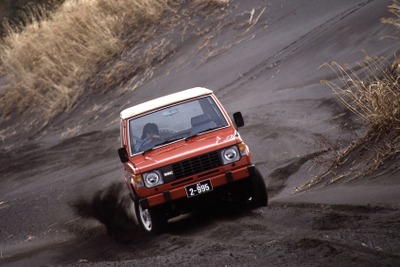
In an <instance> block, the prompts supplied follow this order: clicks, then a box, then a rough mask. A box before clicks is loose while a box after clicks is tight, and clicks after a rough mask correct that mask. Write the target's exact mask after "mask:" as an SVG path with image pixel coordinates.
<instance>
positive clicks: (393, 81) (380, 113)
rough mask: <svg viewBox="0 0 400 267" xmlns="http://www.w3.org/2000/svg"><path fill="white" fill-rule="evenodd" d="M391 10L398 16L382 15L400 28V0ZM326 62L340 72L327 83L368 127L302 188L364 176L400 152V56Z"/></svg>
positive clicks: (340, 100) (336, 71)
mask: <svg viewBox="0 0 400 267" xmlns="http://www.w3.org/2000/svg"><path fill="white" fill-rule="evenodd" d="M389 11H390V12H392V13H393V14H394V15H395V18H389V19H382V22H383V23H387V24H390V25H393V26H395V27H396V28H400V5H399V3H398V1H397V0H394V2H393V4H392V5H390V6H389ZM325 65H328V66H329V67H330V68H331V69H332V70H333V71H334V72H335V73H336V75H337V77H338V79H339V82H338V83H333V82H331V81H323V83H325V84H327V85H328V86H329V87H330V88H331V89H332V90H333V92H334V94H335V96H336V97H337V99H338V100H339V102H340V103H341V104H342V105H343V106H344V107H346V108H347V109H348V110H350V111H352V112H353V113H355V114H356V115H357V116H359V117H360V118H361V119H362V121H363V122H364V123H365V126H366V131H365V133H364V134H363V135H362V136H360V137H358V138H357V139H356V140H353V141H352V142H351V143H350V144H349V145H348V146H347V147H346V148H344V149H343V150H341V151H333V152H334V153H335V154H334V155H335V156H334V160H333V162H332V164H331V165H330V167H329V168H328V170H327V171H326V172H325V173H323V174H321V175H319V176H316V177H314V178H313V179H312V180H311V181H309V182H307V183H306V184H304V185H303V186H302V187H301V188H299V189H300V190H304V189H307V188H309V187H311V186H314V185H316V184H320V183H323V182H324V183H327V184H331V183H335V182H337V181H339V180H345V181H352V180H354V179H357V178H360V177H364V176H366V175H368V174H371V173H373V172H375V171H377V170H378V169H379V168H381V167H382V165H383V164H384V163H385V162H387V160H388V159H394V158H398V156H399V155H400V84H399V82H400V57H397V58H395V59H394V60H393V63H392V64H391V63H390V62H389V61H388V60H386V59H385V58H378V57H369V56H366V57H365V59H364V62H362V63H358V64H357V66H356V67H355V68H352V67H351V66H350V65H344V66H342V65H340V64H338V63H336V62H333V63H331V64H325ZM346 166H347V167H346ZM397 169H398V167H396V168H394V169H393V170H392V171H396V170H397ZM389 171H390V170H389Z"/></svg>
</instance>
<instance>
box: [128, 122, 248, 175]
mask: <svg viewBox="0 0 400 267" xmlns="http://www.w3.org/2000/svg"><path fill="white" fill-rule="evenodd" d="M240 141H241V139H240V136H239V134H238V133H237V132H236V130H234V129H232V128H226V129H219V130H217V131H213V132H209V133H205V134H201V135H198V136H195V137H192V138H189V139H187V140H180V141H177V142H174V143H171V144H168V145H165V146H161V147H158V148H156V149H154V150H151V151H148V152H145V153H144V154H141V155H136V156H134V157H133V158H132V162H133V164H134V165H135V166H136V167H137V168H139V169H140V171H141V172H146V171H149V170H152V169H155V168H159V167H163V166H166V165H169V164H172V163H175V162H179V161H182V160H185V159H189V158H192V157H196V156H199V155H202V154H205V153H208V152H211V151H215V150H218V149H221V148H224V147H227V146H230V145H234V144H236V143H238V142H240Z"/></svg>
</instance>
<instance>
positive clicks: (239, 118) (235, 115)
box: [233, 111, 244, 128]
mask: <svg viewBox="0 0 400 267" xmlns="http://www.w3.org/2000/svg"><path fill="white" fill-rule="evenodd" d="M233 121H234V122H235V125H236V127H237V128H239V127H242V126H244V120H243V116H242V113H241V112H240V111H239V112H235V113H233Z"/></svg>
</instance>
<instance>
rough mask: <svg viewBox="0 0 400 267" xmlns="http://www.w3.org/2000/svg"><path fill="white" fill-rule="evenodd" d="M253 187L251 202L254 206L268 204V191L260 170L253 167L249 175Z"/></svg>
mask: <svg viewBox="0 0 400 267" xmlns="http://www.w3.org/2000/svg"><path fill="white" fill-rule="evenodd" d="M251 182H252V187H253V195H252V204H253V206H254V207H256V208H257V207H266V206H267V205H268V192H267V186H266V185H265V181H264V178H263V176H262V174H261V172H260V171H259V170H258V169H257V168H255V172H254V174H253V175H252V176H251Z"/></svg>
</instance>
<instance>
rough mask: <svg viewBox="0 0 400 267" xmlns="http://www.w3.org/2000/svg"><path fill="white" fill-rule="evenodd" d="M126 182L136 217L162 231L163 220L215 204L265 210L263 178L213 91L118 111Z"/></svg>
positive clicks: (188, 92)
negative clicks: (260, 207)
mask: <svg viewBox="0 0 400 267" xmlns="http://www.w3.org/2000/svg"><path fill="white" fill-rule="evenodd" d="M120 117H121V148H120V149H119V150H118V154H119V157H120V159H121V162H122V163H123V165H124V169H125V182H126V185H127V187H128V189H129V191H130V196H131V199H132V201H133V205H132V206H133V207H134V209H133V214H134V216H133V217H134V220H135V223H137V225H139V226H140V227H141V228H142V229H143V230H144V231H146V232H151V233H160V232H162V231H163V230H164V227H165V226H166V225H167V222H168V219H170V218H173V217H175V216H178V215H181V214H183V213H186V212H190V211H191V210H193V209H194V208H197V207H199V206H202V205H203V206H204V205H207V204H209V203H214V202H215V201H237V202H234V203H250V204H252V206H254V207H259V206H267V202H268V197H267V189H266V185H265V182H264V179H263V177H262V175H261V173H260V172H259V171H258V169H257V168H256V167H255V166H254V165H253V164H252V162H251V156H250V150H249V148H248V146H247V145H246V144H245V143H244V142H243V140H242V138H241V137H240V134H239V132H238V130H237V128H239V127H241V126H243V125H244V122H243V117H242V115H241V113H240V112H236V113H235V114H233V118H234V122H235V124H233V123H232V121H231V119H230V118H229V116H228V114H227V113H226V111H225V109H224V108H223V106H222V105H221V103H220V102H219V101H218V99H217V98H216V97H215V95H214V94H213V92H212V91H211V90H209V89H206V88H200V87H196V88H192V89H188V90H185V91H182V92H178V93H174V94H171V95H167V96H164V97H160V98H157V99H153V100H150V101H148V102H145V103H142V104H139V105H136V106H133V107H130V108H128V109H125V110H123V111H122V112H121V115H120Z"/></svg>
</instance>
